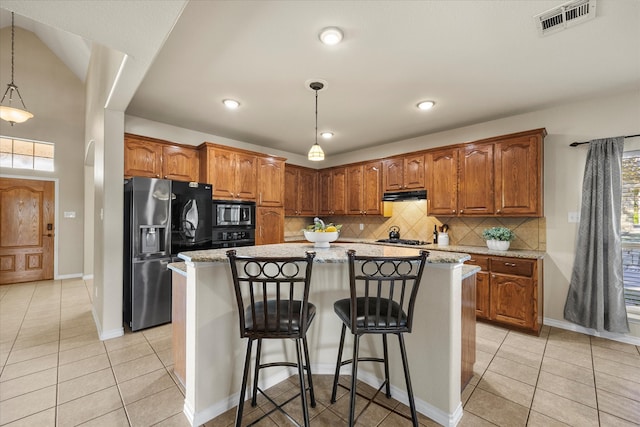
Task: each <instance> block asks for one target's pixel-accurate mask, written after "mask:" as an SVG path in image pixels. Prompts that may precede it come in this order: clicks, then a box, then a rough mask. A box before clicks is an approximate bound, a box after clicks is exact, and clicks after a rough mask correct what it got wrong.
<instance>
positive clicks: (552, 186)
mask: <svg viewBox="0 0 640 427" xmlns="http://www.w3.org/2000/svg"><path fill="white" fill-rule="evenodd" d="M536 128H546V129H547V133H548V135H547V137H546V139H545V148H544V149H545V153H544V155H545V163H544V191H545V197H544V199H545V216H546V223H547V238H546V240H547V256H546V257H545V259H544V286H545V288H544V316H545V318H546V320H547V322H548V323H552V324H557V325H558V326H562V327H567V328H573V327H574V326H573V325H572V324H569V323H568V322H567V323H563V322H565V321H564V319H563V309H564V302H565V299H566V295H567V290H568V287H569V280H570V278H571V271H572V268H573V260H574V255H575V245H576V235H577V228H578V224H575V223H569V222H568V220H567V214H568V212H575V211H579V210H580V199H581V190H582V175H583V172H584V162H585V158H586V146H581V147H578V148H571V147H569V144H570V143H571V142H574V141H586V140H590V139H594V138H601V137H611V136H618V135H631V134H637V133H640V90H635V91H627V92H625V93H618V94H612V95H609V96H602V97H599V98H595V99H590V100H585V101H580V102H575V103H570V104H565V105H559V106H554V107H550V108H546V109H543V110H539V111H535V112H531V113H527V114H521V115H517V116H513V117H508V118H505V119H500V120H494V121H491V122H485V123H480V124H476V125H472V126H466V127H462V128H458V129H453V130H450V131H446V132H440V133H437V134H432V135H427V136H423V137H418V138H412V139H409V140H404V141H399V142H395V143H391V144H386V145H384V146H380V147H376V148H371V149H366V150H360V151H358V152H354V153H347V154H341V155H340V156H339V157H336V158H328V159H327V160H326V161H324V162H322V165H319V166H318V165H317V164H316V165H315V166H316V167H329V166H335V165H339V164H345V163H351V162H358V161H362V160H367V159H373V158H379V157H385V156H390V155H394V154H400V153H404V152H409V151H416V150H420V149H425V148H433V147H438V146H445V145H451V144H458V143H463V142H470V141H475V140H478V139H482V138H489V137H492V136H497V135H504V134H508V133H513V132H520V131H524V130H529V129H536ZM125 129H126V130H127V132H131V133H137V134H141V135H147V136H153V137H157V138H163V139H168V140H172V141H175V142H183V143H188V144H194V145H196V144H198V143H200V142H202V141H205V140H207V141H212V142H219V143H221V144H226V143H227V142H226V141H228V140H225V139H224V138H220V137H216V136H215V135H206V134H201V133H197V132H193V131H190V130H187V129H180V128H176V127H173V126H171V127H167V125H162V124H158V123H154V122H151V121H148V120H144V119H140V118H134V117H130V116H127V117H126V124H125ZM241 144H242V143H241ZM228 145H234V146H238V145H237V144H228ZM242 145H247V144H242ZM248 145H249V146H248V147H243V148H249V149H254V150H256V151H259V150H257V149H256V148H255V146H253V145H251V144H248ZM279 155H282V156H283V157H287V158H289V159H290V162H291V163H295V164H305V162H304V161H301V156H296V155H291V154H287V153H279ZM427 237H428V236H427ZM425 240H427V239H425ZM630 326H631V328H632V332H631V334H630V336H633V337H636V338H640V323H632V324H631V325H630Z"/></svg>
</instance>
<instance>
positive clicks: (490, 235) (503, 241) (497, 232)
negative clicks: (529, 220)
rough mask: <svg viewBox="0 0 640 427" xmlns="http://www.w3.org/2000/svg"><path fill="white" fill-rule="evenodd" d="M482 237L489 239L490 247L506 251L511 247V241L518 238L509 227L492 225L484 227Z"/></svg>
mask: <svg viewBox="0 0 640 427" xmlns="http://www.w3.org/2000/svg"><path fill="white" fill-rule="evenodd" d="M482 238H483V239H484V240H486V241H487V247H488V248H489V249H492V250H495V251H506V250H508V249H509V244H510V242H511V241H512V240H513V239H515V238H516V235H515V234H514V233H513V231H511V230H509V229H508V228H507V227H491V228H485V229H484V231H483V232H482Z"/></svg>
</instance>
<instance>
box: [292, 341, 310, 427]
mask: <svg viewBox="0 0 640 427" xmlns="http://www.w3.org/2000/svg"><path fill="white" fill-rule="evenodd" d="M295 341H296V355H297V356H298V377H299V378H300V399H301V400H302V417H303V419H304V426H305V427H309V408H307V391H306V387H305V386H304V365H303V364H302V350H301V349H300V339H296V340H295Z"/></svg>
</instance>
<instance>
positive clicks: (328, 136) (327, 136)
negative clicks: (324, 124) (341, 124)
mask: <svg viewBox="0 0 640 427" xmlns="http://www.w3.org/2000/svg"><path fill="white" fill-rule="evenodd" d="M320 136H321V137H323V138H324V139H329V138H332V137H333V132H322V133H321V134H320Z"/></svg>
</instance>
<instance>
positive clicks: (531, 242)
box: [284, 200, 547, 251]
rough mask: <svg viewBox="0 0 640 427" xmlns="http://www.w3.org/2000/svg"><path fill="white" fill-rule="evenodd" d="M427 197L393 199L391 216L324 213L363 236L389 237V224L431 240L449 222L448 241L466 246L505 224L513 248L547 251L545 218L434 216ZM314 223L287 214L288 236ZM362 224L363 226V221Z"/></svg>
mask: <svg viewBox="0 0 640 427" xmlns="http://www.w3.org/2000/svg"><path fill="white" fill-rule="evenodd" d="M426 206H427V204H426V201H424V200H421V201H412V202H394V203H393V204H392V210H393V215H392V216H391V217H388V218H384V217H377V216H376V217H372V216H361V217H359V216H333V217H331V216H328V217H321V219H322V220H323V221H325V222H327V223H328V222H333V223H335V224H342V231H341V236H342V237H352V238H360V239H386V238H388V237H389V228H390V227H392V226H394V225H396V226H398V227H399V228H400V237H401V238H403V239H415V240H425V241H432V239H433V227H434V225H435V226H438V227H440V226H441V225H442V224H448V225H449V233H448V234H449V244H451V245H465V246H485V242H484V239H482V231H483V230H484V229H485V228H490V227H496V226H504V227H508V228H510V229H511V230H512V231H513V232H514V233H515V235H516V239H515V240H514V241H513V242H511V247H510V248H511V249H523V250H537V251H545V250H546V247H547V242H546V221H545V218H495V217H478V218H469V217H464V218H460V217H434V216H428V215H427V213H426V211H427V209H426ZM312 223H313V218H309V217H286V218H285V220H284V226H285V237H287V238H291V237H295V236H299V237H300V238H301V239H302V238H303V237H302V229H303V228H305V227H306V226H307V225H310V224H312ZM361 224H362V228H363V229H362V230H360V225H361Z"/></svg>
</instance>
